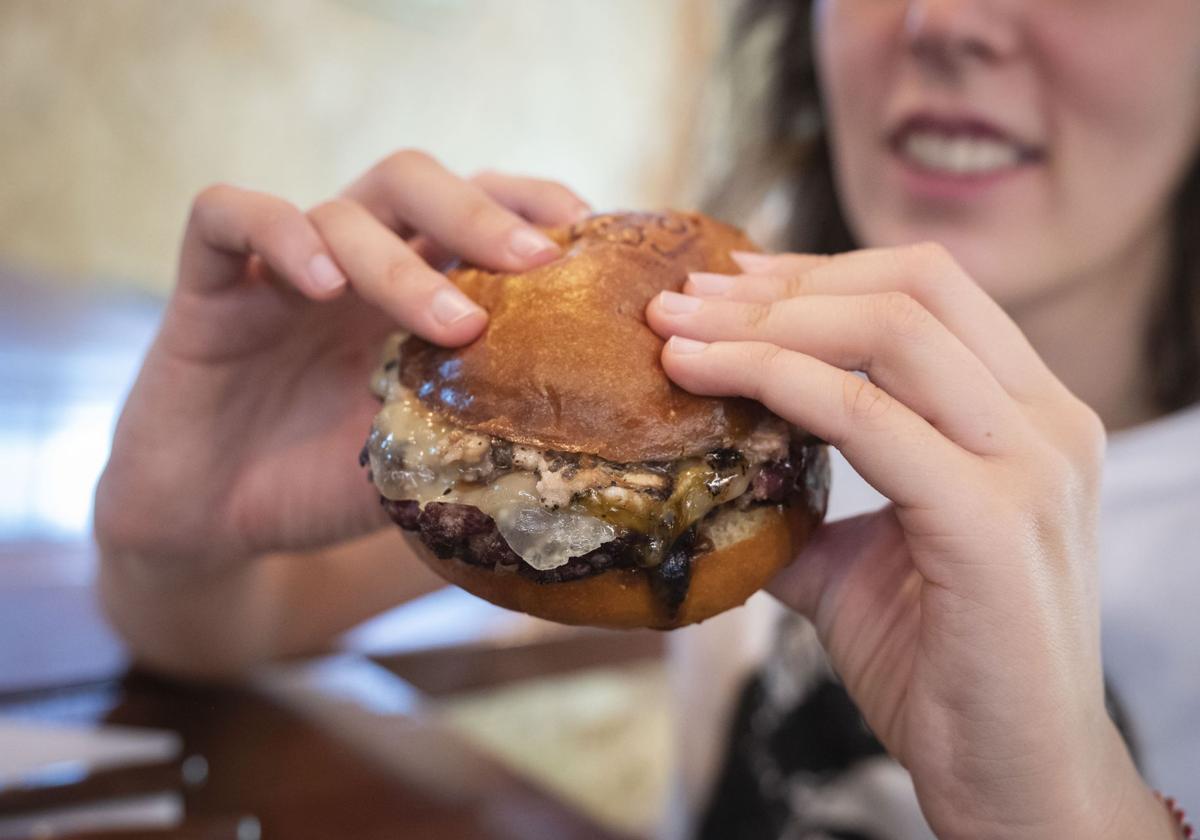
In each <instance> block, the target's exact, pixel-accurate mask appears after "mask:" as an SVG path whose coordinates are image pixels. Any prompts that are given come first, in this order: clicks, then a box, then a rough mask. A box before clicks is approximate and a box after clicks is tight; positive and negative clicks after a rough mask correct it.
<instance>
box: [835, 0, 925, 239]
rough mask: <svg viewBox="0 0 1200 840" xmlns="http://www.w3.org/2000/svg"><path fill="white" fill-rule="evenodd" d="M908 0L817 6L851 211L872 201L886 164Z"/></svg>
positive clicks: (842, 188)
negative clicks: (889, 110) (886, 118)
mask: <svg viewBox="0 0 1200 840" xmlns="http://www.w3.org/2000/svg"><path fill="white" fill-rule="evenodd" d="M903 26H904V4H902V3H891V2H887V3H881V2H878V0H822V2H818V3H817V4H816V7H815V12H814V27H813V32H814V35H815V37H816V46H817V50H816V56H817V71H818V76H819V78H820V84H821V93H822V101H823V102H824V107H825V116H826V120H827V130H828V136H829V140H830V148H831V151H832V153H833V157H834V163H835V166H834V169H835V173H836V179H837V182H838V191H839V194H840V195H841V198H842V202H843V204H844V205H845V208H846V210H847V212H848V214H849V215H850V216H852V217H853V216H857V215H859V214H858V212H857V210H859V209H861V208H865V207H867V206H869V205H870V204H871V203H872V202H873V201H874V200H875V199H877V198H878V196H876V195H874V192H875V190H876V189H878V185H879V183H880V178H879V177H878V170H879V168H880V167H881V166H882V165H883V163H884V160H883V156H882V155H881V154H880V148H881V146H882V144H883V142H884V139H883V131H884V126H883V124H882V119H883V118H882V114H883V112H884V108H885V103H886V100H887V97H888V95H889V92H890V90H891V85H892V84H893V83H894V80H895V79H896V78H897V77H898V75H899V62H900V57H901V51H902V44H903V40H902V35H903Z"/></svg>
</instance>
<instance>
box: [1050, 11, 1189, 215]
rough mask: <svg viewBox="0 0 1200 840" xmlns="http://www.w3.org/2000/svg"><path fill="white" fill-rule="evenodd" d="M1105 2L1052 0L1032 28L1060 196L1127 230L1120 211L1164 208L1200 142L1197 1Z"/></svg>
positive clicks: (1145, 212) (1083, 212)
mask: <svg viewBox="0 0 1200 840" xmlns="http://www.w3.org/2000/svg"><path fill="white" fill-rule="evenodd" d="M1099 2H1100V7H1099V8H1094V9H1092V13H1091V14H1084V13H1082V12H1077V13H1076V14H1074V15H1068V14H1066V10H1069V8H1070V6H1069V4H1065V5H1064V6H1057V5H1056V4H1053V3H1047V4H1045V6H1044V7H1043V8H1044V11H1042V12H1041V16H1040V17H1039V18H1038V19H1037V20H1036V21H1035V23H1036V24H1037V25H1036V26H1034V27H1031V31H1033V32H1034V33H1035V37H1037V39H1038V43H1036V44H1035V45H1034V49H1035V51H1036V53H1035V54H1036V55H1038V56H1040V57H1041V61H1042V64H1043V67H1042V68H1041V73H1040V74H1041V76H1042V78H1043V79H1044V80H1045V91H1044V93H1045V97H1046V101H1045V103H1044V107H1045V112H1046V113H1047V116H1048V121H1049V128H1050V131H1051V133H1052V142H1053V144H1054V147H1055V150H1056V164H1057V165H1056V167H1055V170H1056V174H1057V176H1058V179H1059V185H1058V186H1059V188H1060V195H1059V198H1060V200H1061V201H1064V202H1066V201H1069V202H1070V203H1071V204H1072V207H1073V210H1074V211H1075V212H1076V213H1077V214H1078V215H1079V216H1080V217H1081V220H1082V218H1088V217H1090V218H1088V222H1089V224H1090V225H1091V226H1092V227H1093V228H1095V227H1096V225H1097V224H1103V226H1104V227H1105V228H1107V230H1106V233H1108V234H1109V235H1114V236H1121V235H1122V233H1125V235H1128V232H1122V231H1120V230H1118V229H1114V227H1116V226H1119V225H1120V224H1121V218H1122V217H1123V218H1124V219H1126V220H1127V223H1129V224H1136V223H1138V222H1141V223H1149V222H1151V221H1152V220H1151V219H1149V218H1148V216H1150V215H1153V214H1155V213H1159V214H1161V213H1162V212H1164V211H1165V209H1166V206H1167V203H1168V201H1169V199H1170V193H1171V190H1172V187H1173V184H1174V183H1175V182H1176V181H1177V180H1178V178H1179V177H1180V176H1181V174H1182V170H1183V168H1184V167H1185V166H1186V165H1187V163H1188V161H1189V159H1190V158H1191V156H1192V155H1193V154H1194V153H1195V150H1196V147H1197V142H1198V140H1200V3H1197V2H1196V0H1149V2H1147V3H1145V7H1143V4H1128V3H1122V4H1115V3H1107V2H1105V0H1099ZM1149 7H1154V8H1149ZM1168 7H1170V8H1168ZM1114 58H1115V59H1116V60H1114ZM1115 197H1120V200H1119V201H1115V200H1114V198H1115ZM1114 208H1115V209H1114ZM1059 209H1067V208H1059ZM1098 217H1100V218H1098ZM1105 217H1107V222H1105Z"/></svg>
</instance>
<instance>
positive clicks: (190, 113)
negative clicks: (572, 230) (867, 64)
mask: <svg viewBox="0 0 1200 840" xmlns="http://www.w3.org/2000/svg"><path fill="white" fill-rule="evenodd" d="M708 12H709V9H708V4H707V2H706V0H603V2H563V0H255V2H253V3H246V2H235V0H87V2H79V0H5V2H3V3H0V113H2V114H3V115H4V116H3V119H2V120H0V185H2V186H0V260H2V261H4V262H7V263H9V264H10V265H18V266H30V267H35V268H38V269H44V270H47V271H49V272H51V273H53V274H55V275H58V276H60V277H63V278H68V279H70V280H71V281H72V282H76V283H90V282H98V281H102V282H104V283H108V284H119V285H136V286H139V287H142V288H147V289H151V290H154V291H163V290H165V289H166V288H168V285H169V283H170V280H171V274H172V265H173V261H174V252H175V248H176V244H177V239H178V236H179V231H180V227H181V224H182V222H183V219H184V218H185V215H186V210H187V205H188V202H189V199H190V197H191V196H192V195H193V194H194V193H195V192H197V191H198V190H199V189H200V188H202V187H203V186H205V185H206V184H208V183H211V182H213V181H218V180H219V181H229V182H233V183H236V184H239V185H243V186H250V187H254V188H258V189H263V190H267V191H271V192H276V193H279V194H282V195H284V196H286V197H288V198H289V199H292V200H294V201H296V202H297V203H299V204H301V205H302V206H304V205H307V204H311V203H313V202H316V201H318V200H320V199H321V198H323V197H325V196H328V195H329V194H331V193H333V192H334V191H336V190H337V189H338V188H339V187H340V186H341V185H344V184H345V183H346V182H347V181H348V180H350V179H351V178H353V177H354V176H355V175H356V174H357V173H359V172H361V171H362V170H363V169H364V168H366V167H367V166H369V165H370V164H371V163H372V162H374V161H375V160H377V159H378V158H380V157H382V156H383V155H385V154H386V153H387V152H389V151H391V150H393V149H396V148H401V147H406V146H416V147H420V148H424V149H427V150H429V151H431V152H433V153H434V154H435V155H437V156H439V157H440V158H441V159H442V160H443V161H444V162H446V163H447V164H448V165H449V166H450V167H451V168H452V169H454V170H456V171H459V172H461V173H463V174H467V173H470V172H471V171H473V170H476V169H479V168H483V167H493V168H500V169H505V170H512V171H516V172H525V173H531V174H534V173H536V174H539V175H544V176H548V177H553V178H557V179H561V180H563V181H564V182H566V183H568V184H570V185H572V186H573V187H575V188H576V189H577V190H578V191H579V192H580V193H581V194H582V195H584V196H585V197H586V198H587V199H589V200H590V201H592V202H593V203H594V204H595V206H597V207H600V208H610V207H633V206H657V205H661V204H664V203H667V202H669V201H671V200H672V198H673V197H674V196H675V195H676V194H677V191H678V188H679V186H680V183H681V178H682V177H683V176H684V174H685V173H683V172H682V171H681V167H680V164H679V162H680V160H682V157H681V156H680V155H679V154H678V149H679V147H680V144H681V143H682V142H683V141H684V139H685V137H686V133H687V130H688V125H689V124H690V112H691V111H692V110H693V109H694V107H695V105H696V102H697V97H698V95H699V93H700V90H701V88H702V77H701V75H700V74H699V73H697V72H696V69H697V68H698V67H699V66H701V65H702V63H703V61H704V59H705V57H706V54H707V53H708V52H709V51H710V50H711V48H712V45H713V43H714V37H713V26H712V23H711V20H710V17H711V15H710V14H709V13H708Z"/></svg>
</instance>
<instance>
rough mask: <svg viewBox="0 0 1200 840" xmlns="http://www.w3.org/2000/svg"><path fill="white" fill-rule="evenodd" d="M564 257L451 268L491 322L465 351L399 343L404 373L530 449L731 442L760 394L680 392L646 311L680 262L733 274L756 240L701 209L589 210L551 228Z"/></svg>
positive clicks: (628, 450)
mask: <svg viewBox="0 0 1200 840" xmlns="http://www.w3.org/2000/svg"><path fill="white" fill-rule="evenodd" d="M548 233H549V234H550V236H551V238H553V239H554V240H555V241H557V242H558V243H559V244H560V245H561V246H562V247H563V250H564V254H563V256H562V257H561V258H559V259H557V260H554V261H553V262H550V263H548V264H546V265H543V266H541V267H539V268H535V269H533V270H532V271H528V272H525V273H523V274H498V273H495V272H490V271H484V270H482V269H478V268H466V269H461V270H458V271H451V272H450V273H449V275H448V276H449V277H450V279H451V280H452V281H453V282H454V283H456V284H457V285H458V286H459V288H461V289H462V290H463V291H464V292H465V293H466V294H467V296H468V297H470V298H472V299H473V300H475V301H476V302H477V303H479V305H480V306H482V307H483V308H484V309H486V310H487V311H488V313H489V316H490V319H489V321H488V326H487V329H486V331H485V332H484V333H483V335H482V336H481V337H480V338H479V339H477V340H476V341H474V342H472V343H471V344H469V345H467V346H466V347H462V348H454V349H447V348H442V347H436V346H434V345H432V344H429V343H427V342H425V341H422V340H420V339H417V338H413V339H409V341H408V342H406V343H405V345H404V347H403V350H402V353H401V361H400V379H401V381H402V382H403V383H404V384H405V385H406V386H408V387H409V388H412V389H413V390H414V391H417V392H418V393H420V394H421V399H422V401H423V402H424V403H425V404H426V405H428V406H429V407H430V408H433V409H435V410H437V411H439V412H441V413H443V414H445V415H446V416H447V417H449V418H450V419H451V420H452V421H453V422H455V423H456V424H458V425H460V426H464V427H466V428H468V429H472V430H474V431H477V432H484V433H486V434H490V435H496V436H497V437H502V438H505V439H506V440H511V441H513V442H514V443H521V444H525V445H527V446H534V447H537V448H539V449H557V450H560V451H563V452H586V453H589V454H592V455H599V456H600V457H601V458H605V459H607V460H609V461H616V462H618V463H629V462H632V461H668V460H672V459H674V458H679V457H681V456H684V455H689V454H692V453H695V452H704V451H707V450H711V449H716V448H718V447H721V446H729V445H731V444H732V443H733V442H734V441H735V440H736V439H737V438H739V437H740V436H741V435H743V434H744V433H745V432H746V431H747V430H748V429H749V428H750V427H751V426H752V425H753V424H754V423H755V422H756V421H757V420H758V419H759V418H760V417H761V416H762V415H763V413H764V411H765V410H764V409H763V408H762V407H761V406H759V405H758V404H757V403H754V402H751V401H749V400H742V399H719V398H714V397H700V396H696V395H695V394H689V393H688V392H686V391H684V390H683V389H681V388H679V387H678V386H677V385H675V384H674V383H672V382H671V380H670V379H668V378H667V375H666V373H665V372H664V371H663V369H662V365H661V363H660V362H659V354H660V353H661V352H662V346H663V342H662V339H661V338H659V337H658V335H656V334H655V333H654V332H653V331H652V330H651V329H650V327H649V326H648V325H647V324H646V319H645V315H644V312H645V309H646V304H647V303H649V302H650V299H651V298H653V297H654V296H655V295H656V294H658V293H659V292H661V291H663V290H671V291H678V290H679V289H681V288H682V287H683V284H684V281H685V280H687V275H688V272H689V271H713V272H721V273H726V274H729V273H737V272H738V270H739V269H738V267H737V264H736V263H734V262H733V260H732V259H731V258H730V256H729V252H730V251H731V250H757V248H755V246H754V243H752V242H751V241H750V240H749V239H747V238H746V236H745V235H744V234H743V233H741V232H740V231H739V230H737V229H736V228H733V227H730V226H729V225H726V224H722V223H721V222H718V221H715V220H713V219H709V218H707V217H705V216H702V215H700V214H698V213H672V212H668V213H655V214H651V213H621V214H614V215H607V216H594V217H592V218H591V219H589V220H587V221H584V222H581V223H579V224H577V225H573V226H572V227H570V228H558V229H552V230H550V231H548Z"/></svg>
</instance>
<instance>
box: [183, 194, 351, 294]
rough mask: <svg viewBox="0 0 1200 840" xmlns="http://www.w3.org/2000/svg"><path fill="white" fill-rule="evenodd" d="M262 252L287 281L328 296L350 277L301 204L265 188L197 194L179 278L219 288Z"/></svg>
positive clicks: (237, 276) (303, 290)
mask: <svg viewBox="0 0 1200 840" xmlns="http://www.w3.org/2000/svg"><path fill="white" fill-rule="evenodd" d="M255 255H257V257H259V258H260V259H262V260H263V262H264V263H265V264H266V266H267V267H268V268H270V269H271V271H272V272H273V273H274V274H275V275H276V276H277V277H279V278H280V279H281V280H282V281H283V282H285V283H287V284H288V285H290V286H292V287H294V288H296V289H298V290H299V291H300V292H301V293H303V294H304V295H307V296H308V297H310V298H314V299H316V300H324V299H327V298H330V297H333V296H335V295H337V294H338V293H339V292H340V291H341V290H342V289H343V288H344V287H345V285H346V278H345V276H344V275H343V274H342V272H341V270H340V269H339V268H338V267H337V264H336V263H335V261H334V260H333V259H332V255H331V254H330V252H329V249H328V248H327V247H326V244H325V242H324V241H323V240H322V239H321V236H320V234H319V233H318V232H317V229H316V227H314V225H313V224H312V222H311V221H310V220H309V219H308V218H307V217H306V216H305V215H304V213H302V212H301V211H300V210H299V208H297V207H295V206H293V205H292V204H290V203H288V202H286V201H284V200H283V199H281V198H276V197H275V196H272V195H267V194H266V193H260V192H254V191H252V190H243V189H239V188H238V187H231V186H228V185H224V184H219V185H216V186H212V187H209V188H208V189H206V190H204V191H203V192H201V193H200V194H199V195H198V196H196V199H195V201H194V202H193V203H192V212H191V216H190V218H189V219H188V224H187V230H186V231H185V233H184V237H183V247H182V250H181V253H180V272H179V276H180V282H181V283H186V284H194V287H195V288H199V289H216V288H220V287H223V286H228V285H231V284H233V283H236V282H238V281H239V280H241V279H243V278H244V277H245V276H246V267H247V260H248V258H250V257H251V256H255Z"/></svg>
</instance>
